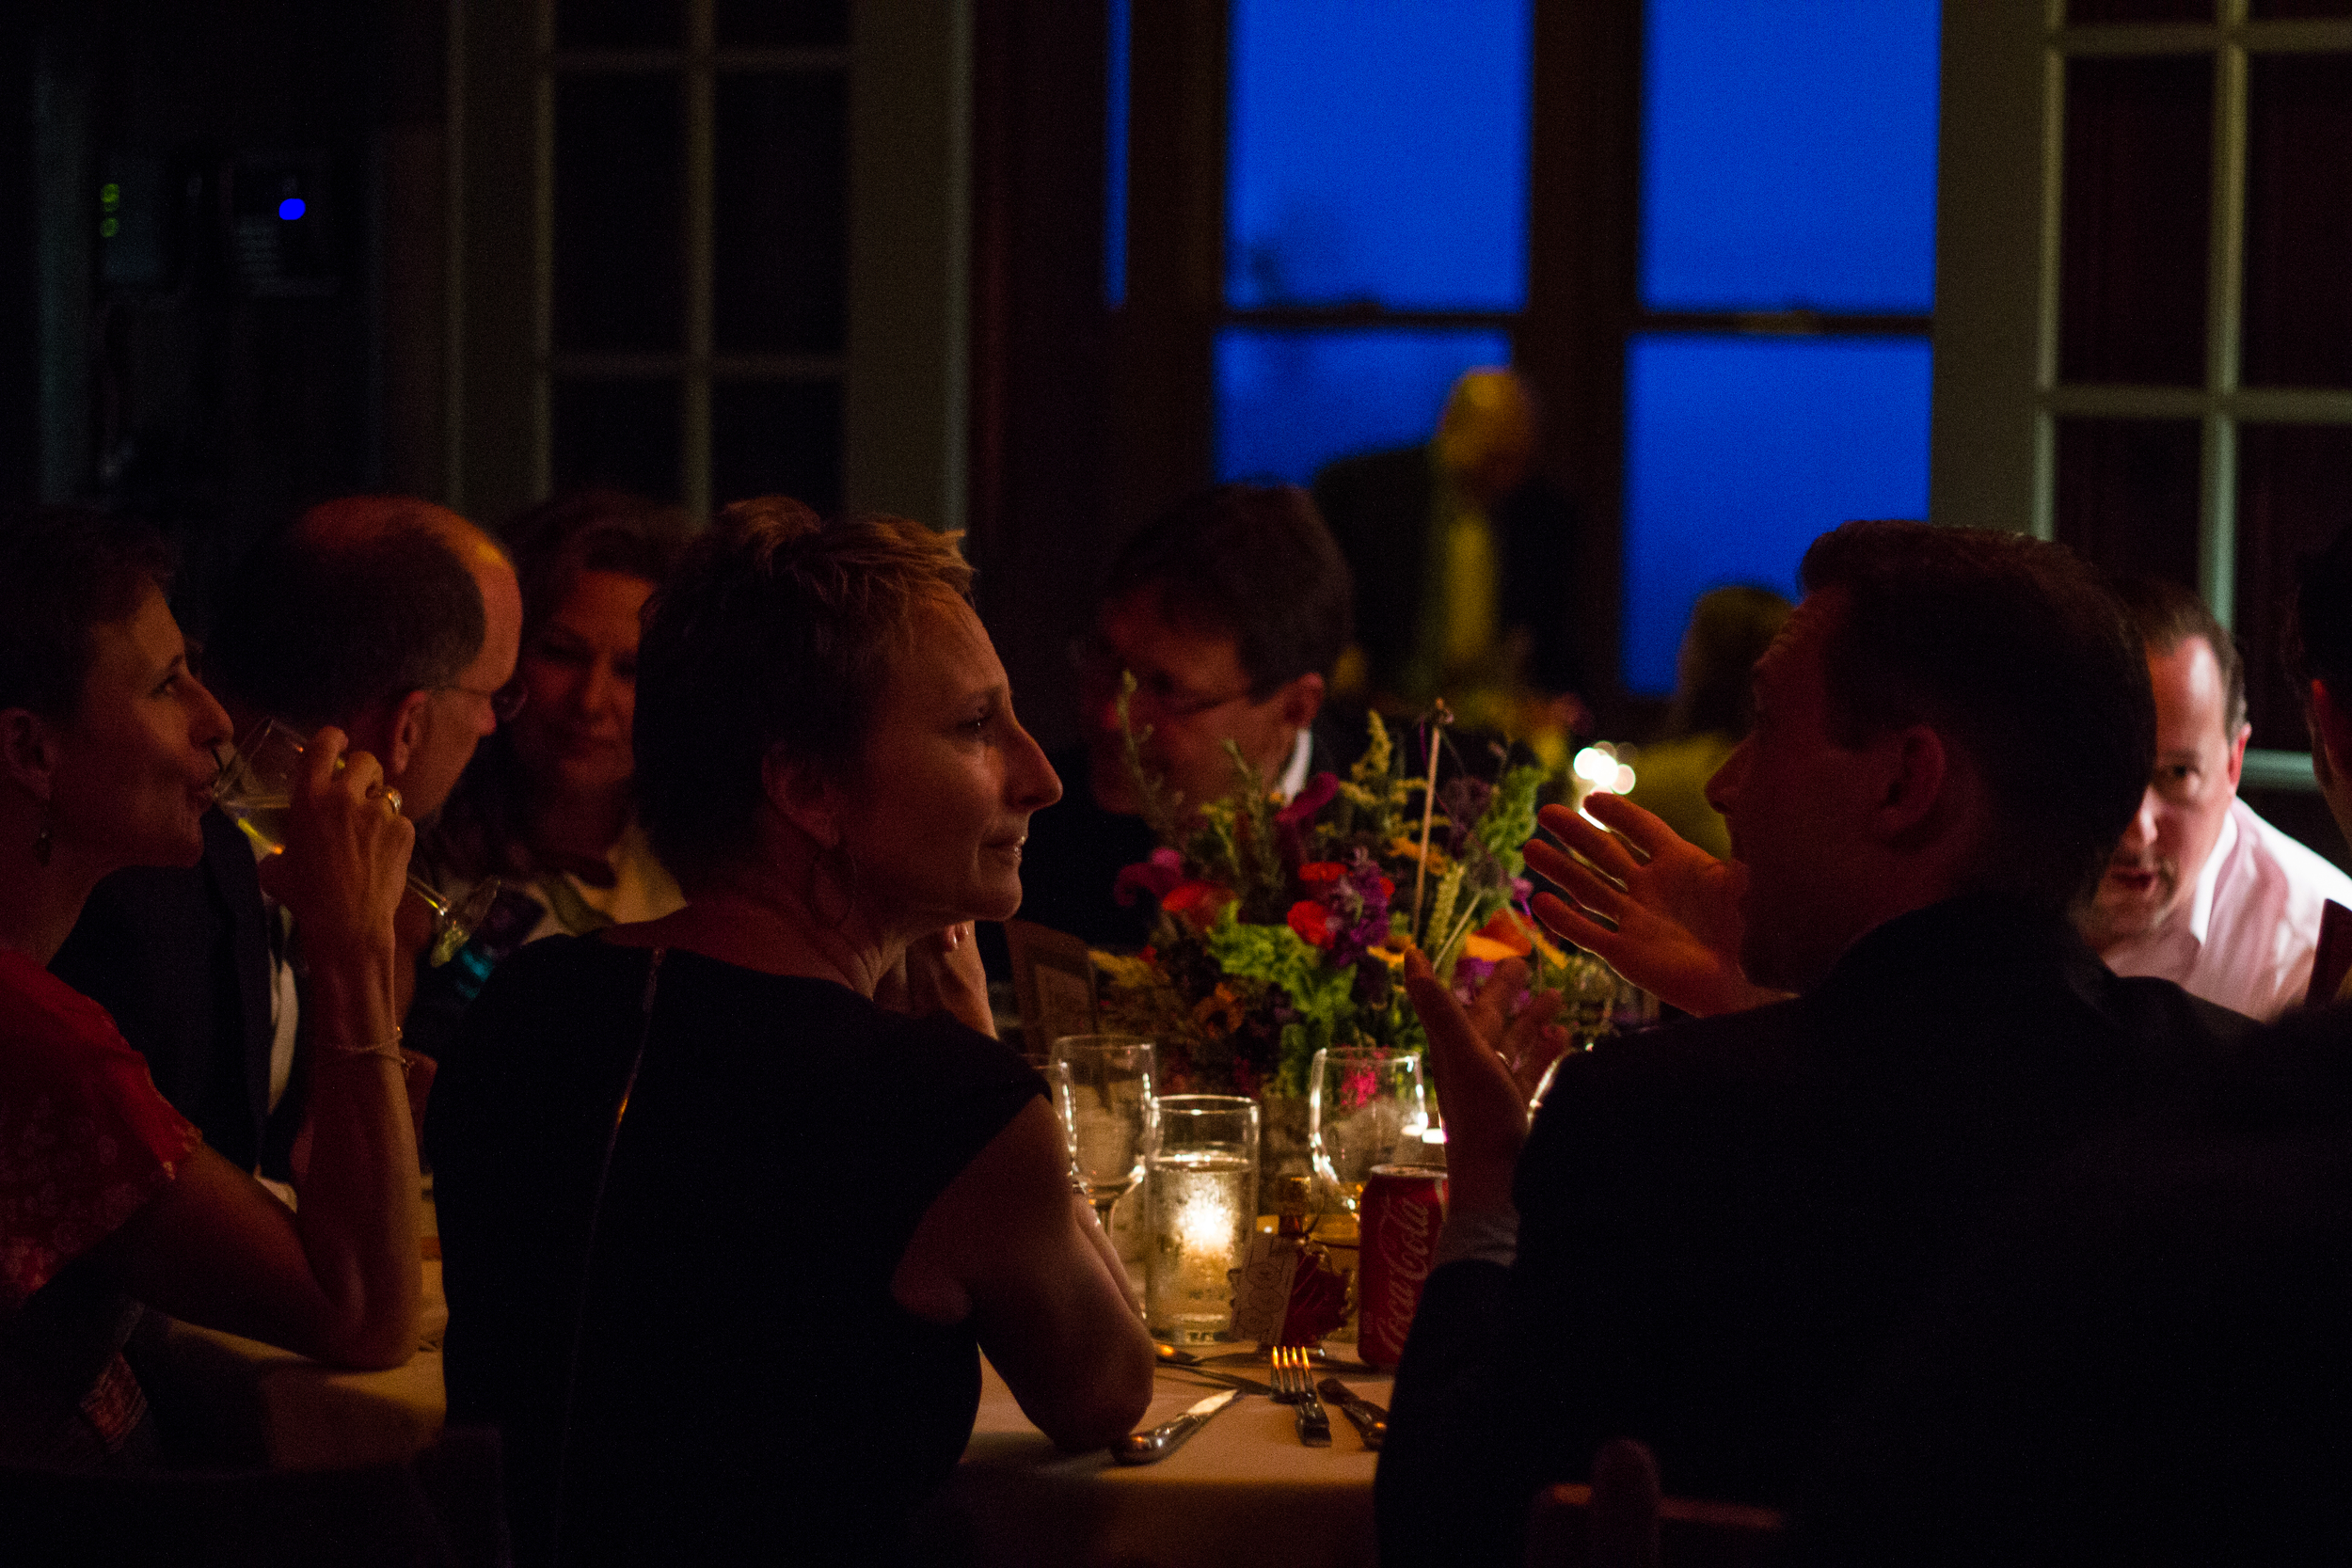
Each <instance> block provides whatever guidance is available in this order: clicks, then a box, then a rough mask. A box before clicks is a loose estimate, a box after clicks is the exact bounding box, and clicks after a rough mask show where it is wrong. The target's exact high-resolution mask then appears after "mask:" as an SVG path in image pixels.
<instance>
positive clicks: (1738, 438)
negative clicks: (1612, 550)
mask: <svg viewBox="0 0 2352 1568" xmlns="http://www.w3.org/2000/svg"><path fill="white" fill-rule="evenodd" d="M1626 394H1627V396H1626V406H1627V411H1626V498H1625V517H1626V522H1625V600H1624V605H1625V610H1624V614H1625V621H1624V637H1623V648H1624V654H1625V680H1626V684H1627V686H1628V687H1629V689H1632V690H1635V691H1641V692H1654V693H1663V692H1667V691H1671V690H1673V689H1674V683H1675V653H1676V650H1677V648H1678V647H1679V646H1680V644H1681V641H1682V632H1683V627H1684V626H1685V624H1686V623H1687V622H1688V621H1689V620H1690V617H1691V607H1692V604H1693V603H1695V602H1696V601H1697V599H1698V596H1699V595H1700V594H1703V593H1705V592H1706V591H1707V590H1708V589H1710V588H1720V587H1723V586H1724V585H1726V584H1729V583H1741V582H1746V583H1756V584H1758V585H1760V586H1763V587H1766V588H1772V589H1775V590H1777V591H1779V592H1780V593H1783V594H1788V595H1789V596H1790V597H1792V598H1793V597H1795V596H1796V579H1797V562H1798V560H1799V559H1800V558H1801V557H1802V556H1803V555H1804V547H1805V546H1806V545H1808V544H1810V543H1811V542H1812V540H1813V539H1814V537H1815V536H1816V535H1818V534H1820V533H1823V532H1826V531H1829V530H1830V529H1833V528H1836V526H1837V525H1838V524H1839V523H1841V522H1844V521H1846V520H1848V519H1849V518H1853V517H1918V516H1923V515H1926V512H1927V504H1928V345H1927V344H1926V343H1925V342H1922V341H1917V340H1915V339H1880V340H1872V339H1853V338H1845V339H1788V338H1763V339H1758V338H1720V337H1698V336H1686V335H1678V334H1649V335H1644V336H1638V337H1636V338H1634V339H1633V341H1631V342H1630V343H1629V344H1628V353H1627V364H1626Z"/></svg>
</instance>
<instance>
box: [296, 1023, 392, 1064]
mask: <svg viewBox="0 0 2352 1568" xmlns="http://www.w3.org/2000/svg"><path fill="white" fill-rule="evenodd" d="M400 1035H401V1030H400V1025H399V1024H397V1023H395V1024H393V1025H392V1037H391V1038H390V1039H388V1040H378V1041H376V1042H375V1043H374V1044H373V1045H344V1044H342V1042H341V1041H338V1040H314V1041H312V1042H311V1043H312V1044H314V1045H316V1046H317V1047H318V1048H319V1049H320V1050H321V1051H324V1052H326V1053H327V1054H328V1055H330V1056H381V1057H383V1058H384V1060H386V1061H388V1062H392V1063H396V1064H398V1066H399V1068H400V1070H401V1071H403V1072H406V1071H407V1070H408V1065H409V1056H408V1053H406V1052H405V1051H403V1050H402V1049H401V1048H400Z"/></svg>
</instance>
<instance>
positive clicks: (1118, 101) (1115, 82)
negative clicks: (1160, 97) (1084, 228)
mask: <svg viewBox="0 0 2352 1568" xmlns="http://www.w3.org/2000/svg"><path fill="white" fill-rule="evenodd" d="M1108 5H1109V8H1110V14H1109V17H1108V22H1109V29H1108V30H1109V34H1110V37H1109V54H1110V62H1109V63H1110V69H1109V71H1108V72H1107V76H1108V80H1107V81H1105V82H1104V117H1103V303H1104V304H1105V305H1112V306H1118V305H1124V304H1126V303H1127V83H1128V71H1127V50H1128V46H1129V40H1131V39H1132V38H1133V37H1134V35H1135V29H1134V26H1133V23H1134V16H1133V14H1132V12H1131V11H1130V9H1129V6H1128V0H1108Z"/></svg>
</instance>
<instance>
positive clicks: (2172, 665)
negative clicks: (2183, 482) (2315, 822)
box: [2077, 578, 2352, 1019]
mask: <svg viewBox="0 0 2352 1568" xmlns="http://www.w3.org/2000/svg"><path fill="white" fill-rule="evenodd" d="M2119 591H2120V592H2121V594H2122V598H2123V601H2124V603H2125V605H2126V606H2127V607H2128V608H2129V610H2130V611H2131V614H2132V618H2133V620H2134V622H2135V624H2136V625H2137V627H2138V630H2139V633H2140V637H2141V639H2142V640H2143V641H2145V642H2146V643H2147V645H2148V673H2149V678H2150V680H2151V681H2152V683H2153V686H2154V688H2155V697H2156V764H2155V772H2154V775H2153V778H2151V780H2150V781H2149V784H2148V789H2147V793H2146V794H2145V795H2144V796H2143V797H2142V798H2141V800H2140V808H2139V814H2138V815H2137V816H2135V817H2134V818H2133V819H2132V824H2131V826H2130V827H2129V828H2127V829H2125V830H2124V832H2123V837H2122V841H2121V842H2119V843H2118V844H2117V845H2116V847H2115V853H2114V855H2113V857H2112V858H2111V859H2110V860H2109V861H2108V863H2107V870H2106V876H2105V877H2103V878H2101V879H2100V881H2099V885H2098V889H2097V891H2096V893H2095V894H2094V895H2093V896H2092V898H2091V900H2090V904H2089V905H2087V906H2086V907H2085V908H2084V909H2083V910H2082V911H2079V912H2078V915H2077V919H2078V923H2079V924H2080V926H2081V927H2082V931H2083V936H2084V938H2085V939H2086V940H2087V941H2088V942H2090V945H2091V946H2092V947H2093V948H2095V949H2097V950H2098V953H2099V956H2100V957H2101V958H2104V959H2106V963H2107V967H2108V968H2110V969H2112V970H2114V971H2115V972H2116V973H2117V974H2148V975H2155V976H2158V977H2160V978H2163V979H2167V980H2171V981H2173V982H2175V983H2176V984H2178V985H2179V986H2180V987H2181V988H2182V989H2183V990H2187V991H2189V992H2190V993H2191V994H2193V995H2196V996H2201V997H2202V998H2204V999H2205V1000H2206V1001H2208V1002H2213V1003H2217V1004H2218V1005H2220V1006H2224V1007H2231V1008H2234V1009H2235V1010H2236V1011H2238V1012H2242V1013H2246V1014H2248V1015H2249V1016H2251V1017H2254V1018H2260V1019H2271V1018H2276V1017H2278V1016H2279V1015H2280V1013H2282V1012H2284V1011H2286V1010H2287V1009H2288V1008H2289V1007H2292V1006H2296V1005H2297V1004H2299V1003H2300V1002H2301V1001H2302V1000H2303V993H2304V990H2306V988H2307V987H2308V986H2309V985H2310V983H2311V974H2312V954H2313V952H2314V951H2315V950H2316V948H2317V946H2318V943H2319V926H2320V916H2321V911H2323V910H2324V909H2325V907H2326V905H2327V903H2328V900H2329V899H2333V900H2335V901H2336V902H2337V903H2340V904H2344V905H2348V906H2352V878H2347V877H2345V876H2344V873H2343V872H2341V871H2339V870H2337V869H2336V867H2335V866H2333V865H2332V864H2330V863H2328V862H2327V861H2326V860H2324V859H2322V858H2321V857H2320V856H2319V855H2317V854H2315V853H2313V852H2312V850H2311V849H2308V848H2306V847H2304V846H2302V845H2301V844H2298V843H2296V841H2295V840H2294V839H2292V838H2289V837H2288V836H2287V835H2286V834H2284V833H2282V832H2280V831H2279V830H2278V829H2276V828H2274V827H2272V826H2271V825H2270V824H2269V823H2267V822H2265V821H2264V820H2263V819H2262V818H2261V817H2260V816H2256V815H2255V814H2254V812H2253V809H2252V808H2251V807H2249V806H2248V805H2247V804H2246V802H2244V801H2243V800H2239V799H2238V798H2237V784H2238V774H2239V769H2240V768H2241V767H2242V766H2243V765H2244V762H2245V759H2246V741H2247V736H2249V734H2250V733H2251V731H2250V726H2249V725H2248V723H2247V722H2246V670H2245V665H2244V662H2243V661H2242V660H2241V659H2240V657H2239V656H2238V651H2237V644H2236V643H2235V641H2233V639H2232V638H2231V636H2230V634H2229V633H2228V632H2227V631H2225V630H2223V629H2222V627H2221V626H2220V624H2219V623H2218V622H2217V621H2216V620H2215V619H2214V618H2213V614H2212V612H2211V611H2210V610H2207V609H2206V608H2205V606H2204V603H2203V602H2202V601H2201V600H2200V599H2199V598H2198V597H2197V596H2196V595H2195V594H2191V593H2189V592H2188V591H2187V590H2186V589H2184V588H2179V587H2176V586H2174V585H2173V584H2170V583H2166V582H2158V581H2154V580H2153V579H2146V578H2137V579H2132V580H2129V581H2126V582H2123V583H2122V584H2119Z"/></svg>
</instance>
